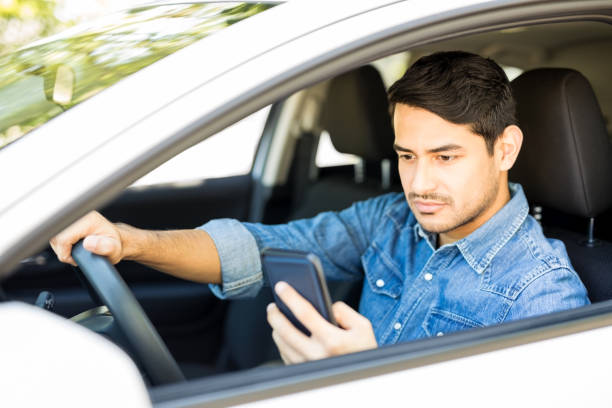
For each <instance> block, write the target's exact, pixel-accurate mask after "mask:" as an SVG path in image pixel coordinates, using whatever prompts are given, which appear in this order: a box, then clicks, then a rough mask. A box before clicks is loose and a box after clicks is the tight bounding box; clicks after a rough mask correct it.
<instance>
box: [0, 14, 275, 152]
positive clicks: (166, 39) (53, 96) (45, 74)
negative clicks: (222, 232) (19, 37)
mask: <svg viewBox="0 0 612 408" xmlns="http://www.w3.org/2000/svg"><path fill="white" fill-rule="evenodd" d="M270 7H272V5H270V4H263V3H250V4H245V3H229V2H223V3H206V4H172V5H152V6H146V7H139V8H132V9H128V10H125V11H121V12H118V13H115V14H113V15H111V16H109V17H107V18H105V19H101V20H98V21H96V22H95V23H94V24H90V25H88V26H80V27H76V28H74V29H70V30H67V31H66V32H64V33H60V34H59V35H56V36H53V37H50V38H48V39H46V40H43V41H42V42H38V43H35V44H33V45H30V46H29V47H26V48H23V49H20V50H18V51H16V52H13V53H11V54H7V55H3V56H0V148H2V147H4V146H6V145H7V144H9V143H10V142H12V141H14V140H16V139H18V138H20V137H21V136H23V135H25V134H26V133H28V132H29V131H31V130H32V129H34V128H36V127H37V126H40V125H41V124H43V123H45V122H47V121H48V120H50V119H51V118H53V117H55V116H57V115H59V114H61V113H62V112H64V111H65V110H67V109H70V108H71V107H73V106H75V105H77V104H78V103H80V102H82V101H84V100H86V99H87V98H90V97H91V96H93V95H95V94H96V93H98V92H100V91H101V90H103V89H105V88H107V87H109V86H111V85H112V84H114V83H116V82H117V81H119V80H120V79H122V78H125V77H126V76H128V75H130V74H133V73H134V72H136V71H138V70H140V69H142V68H144V67H146V66H148V65H150V64H152V63H154V62H155V61H157V60H159V59H161V58H163V57H165V56H167V55H169V54H172V53H173V52H175V51H177V50H179V49H181V48H183V47H185V46H187V45H189V44H191V43H193V42H195V41H197V40H199V39H201V38H204V37H206V36H208V35H210V34H212V33H214V32H216V31H219V30H221V29H223V28H225V27H227V26H229V25H231V24H233V23H236V22H238V21H241V20H243V19H245V18H247V17H250V16H252V15H254V14H257V13H259V12H261V11H263V10H265V9H267V8H270Z"/></svg>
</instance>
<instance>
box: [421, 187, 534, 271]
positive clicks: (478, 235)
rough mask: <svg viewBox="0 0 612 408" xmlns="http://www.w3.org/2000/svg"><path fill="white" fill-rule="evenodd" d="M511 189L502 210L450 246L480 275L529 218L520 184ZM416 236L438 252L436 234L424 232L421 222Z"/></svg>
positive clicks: (527, 207)
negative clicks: (455, 248)
mask: <svg viewBox="0 0 612 408" xmlns="http://www.w3.org/2000/svg"><path fill="white" fill-rule="evenodd" d="M508 187H509V189H510V196H511V198H510V201H508V202H507V203H506V205H504V206H503V207H502V208H501V210H499V211H498V212H496V213H495V214H494V215H493V216H492V217H491V218H489V220H487V222H485V223H484V224H483V225H481V226H480V227H478V229H476V230H475V231H474V232H472V233H471V234H469V235H468V236H466V237H464V238H462V239H460V240H459V241H457V242H454V243H453V244H450V245H454V246H456V247H457V248H458V249H459V251H460V252H461V254H462V255H463V257H464V258H465V260H466V262H467V263H468V264H469V265H470V267H471V268H472V269H474V271H475V272H476V273H478V274H480V273H482V272H484V270H485V269H486V268H487V266H488V265H489V264H490V263H491V261H492V260H493V258H494V257H495V255H496V254H497V252H499V250H500V249H501V248H503V246H504V245H506V243H507V242H508V241H509V240H510V238H511V237H512V236H513V235H514V234H515V233H516V231H518V229H519V228H520V226H521V225H522V224H523V222H524V221H525V219H526V218H527V215H528V214H529V205H528V204H527V198H526V197H525V193H524V192H523V188H522V187H521V186H520V184H516V183H508ZM414 233H415V237H421V238H424V239H426V240H427V242H428V243H429V245H430V246H431V247H432V249H434V250H435V248H436V242H437V234H434V233H431V232H427V231H425V230H424V229H423V228H422V227H421V225H420V224H419V223H418V222H417V223H416V225H415V228H414ZM417 239H418V238H417Z"/></svg>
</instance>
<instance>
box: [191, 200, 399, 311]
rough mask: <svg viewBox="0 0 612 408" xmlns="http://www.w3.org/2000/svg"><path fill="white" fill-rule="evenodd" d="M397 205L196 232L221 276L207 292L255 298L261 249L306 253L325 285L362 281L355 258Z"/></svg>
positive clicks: (368, 204) (214, 225) (230, 223)
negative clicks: (213, 251)
mask: <svg viewBox="0 0 612 408" xmlns="http://www.w3.org/2000/svg"><path fill="white" fill-rule="evenodd" d="M398 200H403V196H402V195H401V194H399V193H392V194H386V195H382V196H379V197H376V198H373V199H370V200H366V201H361V202H357V203H355V204H353V205H352V206H351V207H349V208H347V209H345V210H343V211H340V212H335V211H328V212H324V213H321V214H319V215H317V216H316V217H314V218H309V219H303V220H297V221H292V222H289V223H287V224H279V225H264V224H255V223H241V222H239V221H237V220H233V219H219V220H213V221H210V222H208V223H206V224H204V225H203V226H201V227H199V228H200V229H202V230H204V231H206V232H207V233H208V234H209V235H210V236H211V238H212V240H213V242H214V243H215V246H216V247H217V252H218V253H219V258H220V260H221V276H222V284H221V285H210V288H211V290H212V291H213V293H214V294H215V295H217V296H219V297H221V298H223V299H224V298H238V297H251V296H255V295H256V294H257V292H258V291H259V289H261V287H262V286H263V284H264V279H263V272H262V265H261V259H260V251H261V250H262V249H264V248H283V249H291V250H298V251H304V252H311V253H313V254H315V255H316V256H318V257H319V259H320V260H321V263H322V266H323V271H324V273H325V275H326V277H327V278H328V279H333V280H351V279H359V278H361V277H362V276H363V269H362V265H361V255H362V254H363V252H364V251H365V249H366V248H367V247H368V245H369V243H370V240H371V237H372V236H373V234H374V231H375V230H376V229H378V228H379V227H380V221H381V218H382V215H383V214H384V212H385V210H386V208H387V207H388V206H389V205H391V204H392V203H394V202H397V201H398Z"/></svg>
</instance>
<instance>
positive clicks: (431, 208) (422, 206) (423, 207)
mask: <svg viewBox="0 0 612 408" xmlns="http://www.w3.org/2000/svg"><path fill="white" fill-rule="evenodd" d="M412 203H413V204H414V206H415V208H416V209H417V210H418V211H419V212H420V213H421V214H434V213H436V212H438V211H439V210H441V209H442V207H444V206H445V205H446V203H443V202H440V201H426V200H413V201H412Z"/></svg>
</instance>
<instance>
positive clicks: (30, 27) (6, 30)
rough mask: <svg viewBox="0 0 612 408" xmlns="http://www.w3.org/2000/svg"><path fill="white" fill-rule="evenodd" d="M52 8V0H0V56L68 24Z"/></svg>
mask: <svg viewBox="0 0 612 408" xmlns="http://www.w3.org/2000/svg"><path fill="white" fill-rule="evenodd" d="M56 7H57V1H56V0H0V33H2V34H1V35H0V55H1V54H4V53H6V52H9V51H11V50H14V49H16V48H18V47H20V46H22V45H25V44H27V43H29V42H31V41H33V40H35V39H37V38H40V37H44V36H47V35H50V34H53V33H55V32H57V31H59V30H61V29H64V28H66V27H67V26H68V25H70V22H61V21H60V20H59V19H58V18H57V17H56V16H55V9H56Z"/></svg>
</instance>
